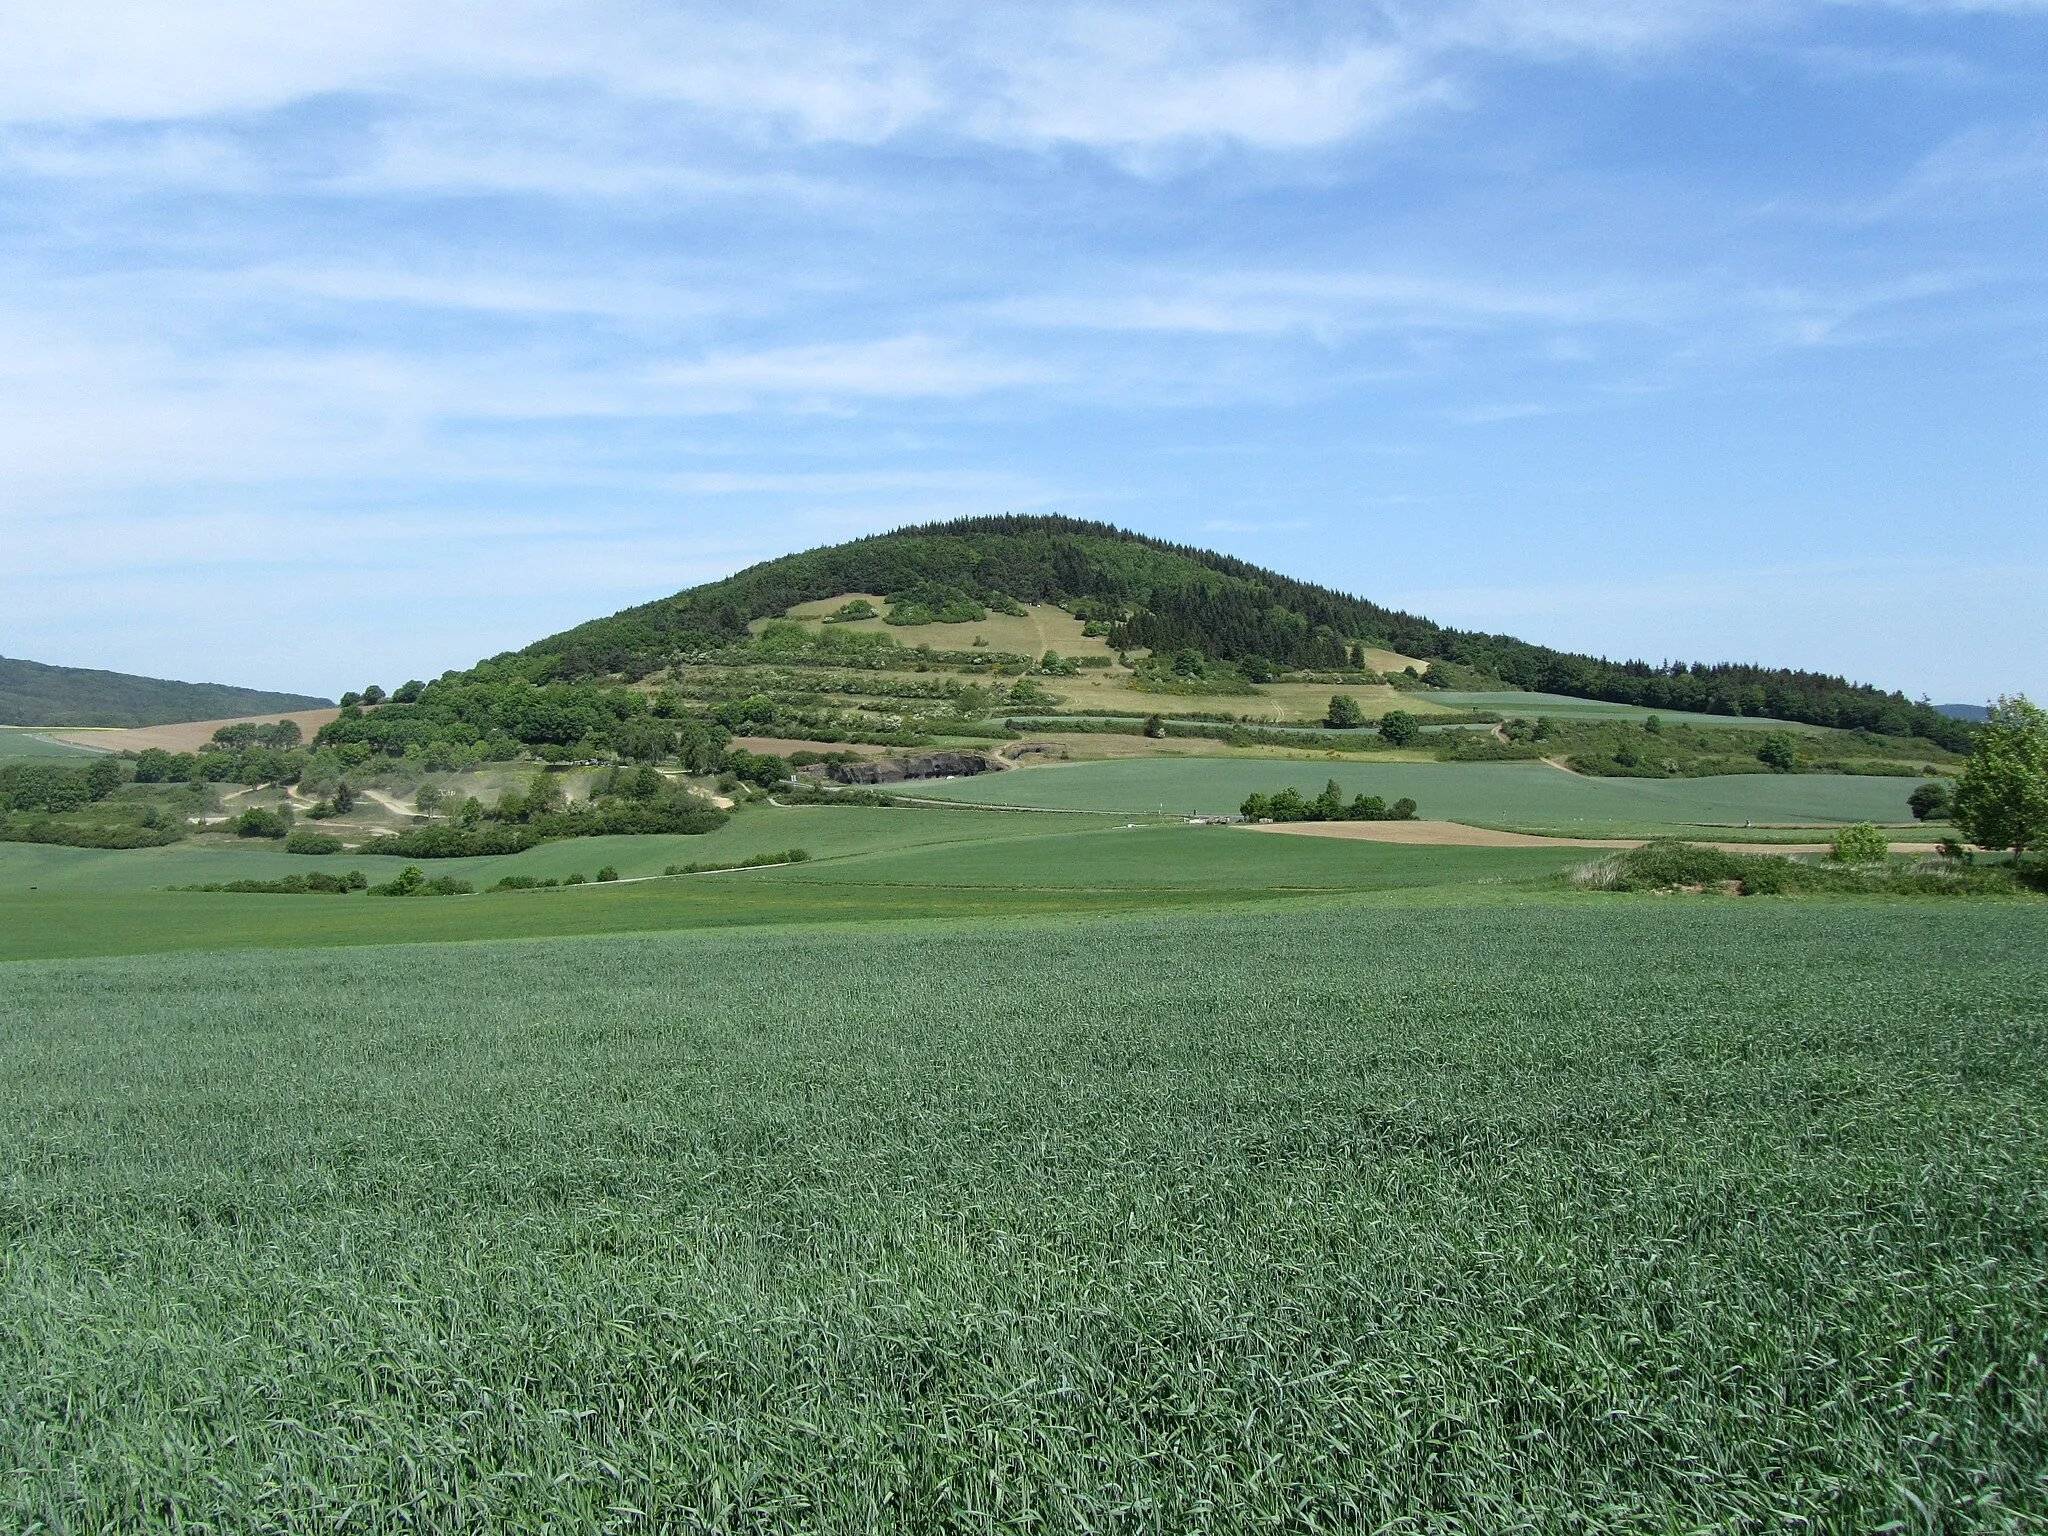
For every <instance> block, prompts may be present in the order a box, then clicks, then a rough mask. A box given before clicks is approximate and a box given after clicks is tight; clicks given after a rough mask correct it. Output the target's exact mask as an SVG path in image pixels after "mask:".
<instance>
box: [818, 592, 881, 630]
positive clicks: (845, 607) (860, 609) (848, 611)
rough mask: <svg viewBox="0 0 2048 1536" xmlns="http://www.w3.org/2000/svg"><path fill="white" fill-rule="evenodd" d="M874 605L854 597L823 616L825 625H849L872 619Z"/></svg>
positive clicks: (862, 598)
mask: <svg viewBox="0 0 2048 1536" xmlns="http://www.w3.org/2000/svg"><path fill="white" fill-rule="evenodd" d="M874 616H875V605H874V604H873V603H871V602H869V601H868V600H867V599H866V598H864V597H856V598H853V599H851V600H850V601H848V602H844V603H841V604H840V605H839V606H838V607H837V608H835V609H833V610H832V611H831V612H830V613H829V614H827V615H826V616H825V622H826V623H827V624H851V623H853V622H854V621H855V620H857V619H872V618H873V617H874Z"/></svg>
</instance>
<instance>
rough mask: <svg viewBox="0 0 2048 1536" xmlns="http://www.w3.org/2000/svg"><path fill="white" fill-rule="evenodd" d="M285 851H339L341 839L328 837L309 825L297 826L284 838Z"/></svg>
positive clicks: (316, 852)
mask: <svg viewBox="0 0 2048 1536" xmlns="http://www.w3.org/2000/svg"><path fill="white" fill-rule="evenodd" d="M284 851H285V852H286V853H315V854H318V853H339V852H341V839H340V838H338V837H330V836H329V835H328V834H327V833H325V832H315V831H314V830H313V829H312V828H311V827H298V828H295V829H294V830H293V831H292V834H291V836H289V837H287V838H286V839H285V840H284Z"/></svg>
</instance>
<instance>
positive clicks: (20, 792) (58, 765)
mask: <svg viewBox="0 0 2048 1536" xmlns="http://www.w3.org/2000/svg"><path fill="white" fill-rule="evenodd" d="M126 777H127V775H126V774H125V773H124V772H123V771H122V766H121V764H120V763H119V762H118V761H117V760H116V759H114V758H111V757H96V758H94V759H93V760H92V761H91V762H89V763H86V764H83V765H82V766H73V765H72V764H71V763H68V762H66V761H64V760H63V759H54V760H53V759H36V758H15V759H12V760H9V761H7V762H0V812H6V811H75V810H78V809H79V808H80V807H82V806H87V805H92V804H95V803H97V802H99V801H102V800H104V799H106V798H107V796H108V795H110V794H112V793H113V792H114V791H115V790H116V789H117V788H119V787H120V785H121V783H122V781H123V780H124V779H125V778H126Z"/></svg>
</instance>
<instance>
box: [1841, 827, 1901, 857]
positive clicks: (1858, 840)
mask: <svg viewBox="0 0 2048 1536" xmlns="http://www.w3.org/2000/svg"><path fill="white" fill-rule="evenodd" d="M1891 856H1892V845H1891V844H1890V843H1888V842H1886V841H1885V836H1884V833H1882V832H1880V831H1879V830H1878V829H1877V828H1876V827H1875V826H1873V825H1872V824H1871V823H1869V822H1867V821H1863V822H1858V823H1857V824H1856V825H1855V826H1853V827H1844V828H1842V830H1841V831H1839V832H1837V833H1836V834H1835V844H1834V847H1832V848H1831V849H1829V850H1828V857H1829V858H1830V859H1832V860H1833V861H1834V862H1835V863H1837V864H1882V863H1883V862H1884V861H1885V860H1886V859H1888V858H1890V857H1891Z"/></svg>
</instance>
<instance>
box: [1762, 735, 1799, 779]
mask: <svg viewBox="0 0 2048 1536" xmlns="http://www.w3.org/2000/svg"><path fill="white" fill-rule="evenodd" d="M1756 759H1757V761H1758V762H1760V763H1762V764H1763V765H1764V766H1765V767H1766V768H1769V769H1770V770H1771V771H1772V772H1773V773H1791V772H1793V771H1794V770H1795V769H1797V768H1798V766H1799V738H1798V737H1797V736H1794V735H1793V734H1792V733H1791V732H1790V731H1772V732H1771V733H1770V734H1769V735H1767V736H1765V737H1764V740H1763V745H1762V746H1760V747H1758V748H1757V749H1756Z"/></svg>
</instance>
